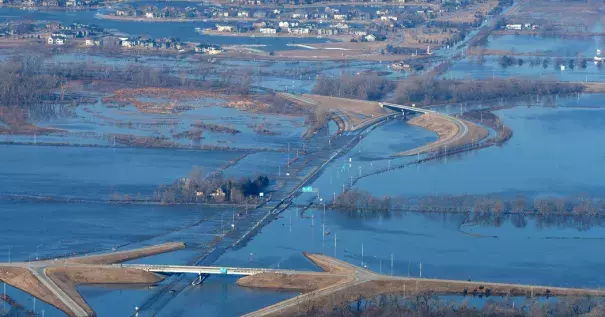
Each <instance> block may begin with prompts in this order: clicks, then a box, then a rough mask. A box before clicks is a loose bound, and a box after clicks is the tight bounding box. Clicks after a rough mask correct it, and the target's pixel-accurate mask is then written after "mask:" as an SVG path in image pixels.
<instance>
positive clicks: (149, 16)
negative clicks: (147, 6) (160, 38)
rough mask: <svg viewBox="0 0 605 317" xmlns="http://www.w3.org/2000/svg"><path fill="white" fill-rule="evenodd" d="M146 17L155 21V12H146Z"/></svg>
mask: <svg viewBox="0 0 605 317" xmlns="http://www.w3.org/2000/svg"><path fill="white" fill-rule="evenodd" d="M145 17H146V18H148V19H153V12H145Z"/></svg>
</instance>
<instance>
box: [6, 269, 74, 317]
mask: <svg viewBox="0 0 605 317" xmlns="http://www.w3.org/2000/svg"><path fill="white" fill-rule="evenodd" d="M0 280H1V281H3V282H6V284H9V285H11V286H13V287H16V288H18V289H20V290H22V291H24V292H27V293H29V294H31V295H33V296H35V297H37V298H39V299H40V300H42V301H44V302H46V303H48V304H50V305H52V306H55V307H57V308H58V309H60V310H62V311H63V312H65V313H66V314H68V315H70V314H71V311H70V310H69V308H68V307H67V306H65V305H64V304H63V302H61V301H60V300H59V298H57V297H56V296H55V295H53V293H51V292H50V290H49V289H47V288H46V287H45V286H44V285H42V283H40V281H39V280H38V279H37V278H36V277H35V276H34V274H32V272H30V271H29V270H28V269H25V268H18V267H4V266H3V267H1V268H0Z"/></svg>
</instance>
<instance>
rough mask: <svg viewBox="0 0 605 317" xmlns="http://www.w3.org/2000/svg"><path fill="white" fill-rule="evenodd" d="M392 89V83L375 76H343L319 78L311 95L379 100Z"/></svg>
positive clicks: (393, 86)
mask: <svg viewBox="0 0 605 317" xmlns="http://www.w3.org/2000/svg"><path fill="white" fill-rule="evenodd" d="M394 88H395V85H394V83H393V82H392V81H390V80H387V79H385V78H382V77H379V76H378V75H376V74H370V75H365V74H364V75H347V74H345V75H341V76H340V77H337V78H329V77H326V76H320V77H319V78H318V79H317V81H316V82H315V86H313V93H314V94H317V95H323V96H332V97H341V98H352V99H361V100H380V99H382V98H383V97H384V96H385V95H386V94H388V93H389V92H391V91H392V90H393V89H394Z"/></svg>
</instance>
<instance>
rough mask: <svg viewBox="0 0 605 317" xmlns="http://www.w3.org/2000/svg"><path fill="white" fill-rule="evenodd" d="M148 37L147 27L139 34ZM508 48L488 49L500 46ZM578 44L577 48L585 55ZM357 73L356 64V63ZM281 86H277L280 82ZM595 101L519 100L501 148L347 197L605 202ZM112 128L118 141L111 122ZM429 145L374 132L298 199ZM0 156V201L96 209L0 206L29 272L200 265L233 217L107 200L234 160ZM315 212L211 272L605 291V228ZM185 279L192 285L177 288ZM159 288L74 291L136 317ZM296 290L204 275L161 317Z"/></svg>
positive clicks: (392, 127) (41, 149)
mask: <svg viewBox="0 0 605 317" xmlns="http://www.w3.org/2000/svg"><path fill="white" fill-rule="evenodd" d="M0 12H1V13H2V14H3V15H5V16H4V18H6V19H9V18H10V17H7V16H6V15H10V14H17V13H16V11H13V10H12V9H1V10H0ZM19 14H20V15H26V16H30V18H37V17H42V16H44V17H46V19H49V20H50V19H51V18H52V17H55V18H56V17H57V16H60V17H61V19H67V20H70V19H71V20H75V19H77V18H80V19H81V18H82V17H83V16H87V15H89V16H88V18H89V19H94V17H93V14H94V13H92V12H87V13H42V12H25V13H23V11H19ZM94 21H97V22H98V21H101V20H94ZM84 22H86V21H84ZM102 23H106V25H104V27H111V25H110V24H111V23H113V22H111V21H103V22H102ZM119 24H121V25H118V23H117V22H116V24H114V25H113V27H115V28H120V27H121V28H122V29H121V30H126V29H128V30H129V31H128V32H133V33H137V32H141V33H142V34H145V32H157V33H155V34H163V33H162V32H170V33H172V32H177V31H183V32H184V33H183V34H185V35H184V36H186V34H187V32H188V31H186V30H185V29H184V27H185V26H186V27H187V28H188V29H192V28H193V26H192V25H191V24H182V25H176V24H157V26H156V24H144V25H143V24H137V23H126V22H119ZM150 27H151V29H153V31H149V30H147V29H148V28H150ZM138 28H140V29H138ZM156 28H157V29H158V30H156ZM163 28H165V30H162V29H163ZM181 28H183V29H181ZM125 32H126V31H125ZM167 34H168V33H167ZM155 36H158V35H155ZM159 36H161V35H159ZM196 36H197V35H196ZM496 40H498V39H492V41H496ZM505 40H506V41H508V40H507V39H500V41H503V42H502V43H504V41H505ZM520 43H521V42H520ZM570 43H572V42H570ZM574 43H575V42H574ZM506 45H507V44H505V43H504V44H501V46H494V47H496V48H497V47H503V49H505V48H506V47H507V46H506ZM527 45H530V44H527ZM573 45H577V46H578V47H579V48H580V50H579V51H582V52H589V51H590V50H592V49H594V47H593V46H590V45H591V44H582V43H579V44H578V43H576V44H573ZM582 45H585V46H586V47H585V48H582V47H584V46H582ZM564 46H565V45H563V44H561V43H557V42H554V43H551V44H548V45H547V46H545V47H547V48H548V49H549V50H550V51H552V52H557V53H559V52H563V53H565V52H564V51H561V49H562V47H564ZM580 46H582V47H580ZM521 47H524V46H521ZM527 49H530V48H527ZM465 63H466V64H465ZM469 63H470V62H468V61H462V62H460V63H457V64H456V65H455V66H454V67H453V69H452V71H451V72H450V73H455V72H460V73H462V72H467V71H468V72H469V73H470V74H471V76H476V77H486V76H490V75H491V73H492V71H491V70H490V69H489V67H496V66H495V65H497V62H496V61H491V62H490V61H488V62H486V64H485V65H488V66H485V65H484V66H482V68H477V70H472V69H471V68H472V66H471V65H470V64H469ZM490 63H492V66H489V65H490ZM231 66H232V67H237V65H231ZM275 67H282V68H285V67H291V65H286V64H281V65H279V66H275ZM350 67H359V68H363V67H365V66H363V65H358V64H357V65H355V64H352V65H350ZM377 67H379V66H377ZM486 67H487V68H486ZM523 67H526V66H523ZM590 67H593V68H596V67H594V66H592V65H590V66H589V68H587V70H576V71H577V72H578V73H579V74H582V72H587V73H588V72H592V73H591V74H592V76H595V77H592V78H596V79H598V78H600V77H599V75H598V73H597V71H596V70H591V68H590ZM520 69H525V68H522V67H510V68H508V69H506V71H507V72H511V73H512V72H513V71H519V70H520ZM527 69H529V71H527V72H528V74H527V75H528V76H540V74H539V70H538V68H534V69H532V68H527ZM469 70H470V71H469ZM331 71H332V72H335V73H336V72H339V71H340V70H339V69H338V68H334V69H333V70H331ZM524 71H525V70H524ZM567 74H569V73H567ZM513 75H514V74H507V76H513ZM566 76H567V75H566ZM580 76H581V75H577V77H580ZM454 77H456V76H454ZM562 78H576V77H562ZM574 80H575V79H574ZM306 81H307V82H306V83H305V79H304V78H299V80H298V81H297V82H296V83H292V87H294V88H295V89H300V90H301V91H304V89H309V86H310V84H311V83H312V79H311V78H307V79H306ZM288 84H290V83H289V82H288ZM280 85H281V83H279V81H278V80H275V87H281V86H280ZM603 101H605V95H579V96H571V97H559V98H558V99H557V100H556V101H555V104H556V105H557V107H542V106H532V107H526V106H524V103H523V102H516V103H517V104H521V105H522V106H518V107H515V108H511V109H505V110H500V111H498V112H497V113H498V115H499V116H500V117H501V118H502V121H503V123H504V124H506V125H508V126H509V127H511V128H512V130H513V131H514V135H513V138H512V139H511V140H510V141H509V142H507V143H506V144H504V145H503V146H502V147H491V148H487V149H482V150H479V151H475V152H471V153H467V154H463V155H461V156H460V157H449V158H447V160H446V159H442V160H436V161H430V162H428V163H425V164H421V165H418V166H413V167H409V168H404V169H400V170H397V171H392V172H389V173H386V174H379V175H375V176H370V177H367V178H364V179H362V180H361V181H360V182H359V183H357V184H356V185H355V186H356V188H360V189H363V190H367V191H370V192H372V193H373V194H375V195H379V196H382V195H393V196H396V195H404V196H417V197H418V196H419V197H422V196H427V195H440V194H450V195H475V194H476V195H478V194H484V195H487V194H497V195H504V196H507V195H510V196H512V195H515V194H525V195H528V196H540V195H558V196H569V195H575V194H580V193H588V194H589V195H591V196H601V195H603V194H604V193H605V187H604V186H603V185H602V180H603V179H604V176H605V172H603V169H602V166H603V163H604V160H605V152H603V149H605V135H604V133H605V132H603V129H602V127H603V123H604V122H605V109H603V108H602V105H603ZM545 104H546V103H543V104H542V105H545ZM99 109H102V110H101V111H103V113H102V114H103V115H108V114H109V115H115V116H116V117H119V116H121V115H125V113H124V112H129V111H132V109H130V108H126V109H117V110H116V109H105V108H99ZM197 111H199V113H198V112H197ZM213 111H214V110H208V113H207V115H208V117H215V120H222V119H224V118H225V117H236V119H234V120H233V124H237V122H239V124H240V125H239V126H238V127H240V128H241V129H246V127H247V125H246V122H247V120H249V118H247V117H246V118H244V117H243V115H242V117H241V118H237V117H238V114H235V113H229V114H225V113H226V112H225V113H223V112H220V113H217V112H213ZM217 111H218V110H217ZM225 111H227V110H225ZM228 111H230V110H228ZM189 114H192V115H195V114H198V115H204V113H203V111H202V110H192V111H191V113H189ZM216 118H220V119H216ZM259 120H261V121H262V120H263V119H262V118H259ZM51 124H59V125H61V124H63V125H64V126H63V127H69V128H70V129H76V130H77V129H80V131H86V130H90V129H93V130H94V129H105V128H106V127H90V126H88V125H86V122H84V123H82V124H81V125H78V124H76V123H70V122H67V123H65V122H63V123H60V122H55V123H49V125H51ZM74 126H75V127H74ZM295 128H296V123H295V122H290V123H287V124H284V123H282V126H281V128H279V129H280V130H281V131H282V135H283V138H282V139H278V140H265V139H262V138H258V139H255V138H252V137H250V139H246V138H247V137H248V136H245V137H243V138H244V141H246V142H247V143H254V142H257V143H255V144H259V145H260V144H270V145H272V146H276V145H279V146H282V147H285V146H287V144H286V143H288V142H290V141H291V142H292V144H295V141H294V140H295V139H297V138H298V135H299V134H300V133H301V130H302V129H301V130H296V129H295ZM107 129H108V130H109V131H114V130H112V129H113V128H111V127H110V128H107ZM247 135H250V134H249V133H248V134H247ZM27 138H31V137H29V136H28V137H27ZM435 139H436V135H435V134H434V133H432V132H429V131H426V130H423V129H420V128H417V127H414V126H411V125H409V124H407V123H405V122H402V121H400V120H396V121H392V122H389V123H386V124H384V125H382V126H380V127H379V128H376V129H375V130H374V131H372V132H370V133H369V134H368V135H367V136H366V137H365V138H364V139H363V140H362V141H361V142H360V143H359V144H358V145H357V146H356V147H354V149H353V150H352V151H351V152H350V153H348V154H347V155H344V156H342V157H338V158H337V159H336V160H335V161H334V162H333V163H331V164H329V165H328V166H327V167H326V169H325V170H324V172H323V173H322V175H320V177H318V179H317V180H315V181H314V182H313V184H311V185H312V186H313V187H314V188H317V189H319V193H317V194H305V195H301V196H300V197H298V198H297V199H296V202H297V203H304V202H308V201H312V200H314V199H315V198H316V197H317V196H319V197H321V198H322V200H323V201H322V202H327V201H329V200H330V199H331V198H332V197H333V195H335V194H336V193H338V192H340V191H341V190H342V186H343V185H345V186H348V185H347V183H348V182H350V180H351V177H355V176H356V175H358V174H359V173H364V172H367V171H371V170H373V169H377V168H382V167H385V166H388V165H389V164H398V163H402V162H408V161H410V160H412V159H414V158H395V157H392V155H394V154H396V153H398V152H401V151H405V150H407V149H411V148H414V147H417V146H420V145H423V144H426V143H429V142H432V141H434V140H435ZM234 141H235V140H234ZM238 142H239V140H238ZM271 142H274V143H271ZM293 146H297V145H293ZM0 153H1V154H2V155H0V194H3V195H9V194H18V195H28V194H36V195H49V196H53V197H75V198H82V199H87V200H90V201H91V202H90V203H86V204H75V203H65V202H47V201H31V200H25V201H10V200H3V201H0V210H2V213H0V239H1V240H2V241H3V243H2V245H1V246H0V258H3V257H4V255H5V257H6V259H7V260H8V257H9V254H10V257H11V260H14V261H26V260H28V259H30V258H36V257H39V256H50V257H57V258H60V257H62V256H64V255H65V254H70V253H73V252H84V253H87V252H93V251H99V250H106V251H107V250H111V249H112V248H115V247H119V248H133V247H139V246H145V245H151V244H155V243H161V242H166V241H184V242H186V243H187V244H188V248H186V249H185V250H181V251H178V252H173V253H169V254H164V255H158V256H154V257H150V258H147V259H140V260H137V261H135V262H137V263H157V264H187V263H192V262H193V261H195V259H196V258H197V257H198V256H199V250H200V249H202V248H203V247H204V246H205V245H207V244H208V243H209V242H210V241H212V240H213V239H214V238H215V236H216V234H217V233H218V231H220V230H221V227H222V215H224V214H225V213H226V214H228V215H229V214H231V212H232V211H231V209H229V210H224V209H220V208H217V209H209V208H202V207H198V206H157V205H119V204H109V203H103V202H102V201H103V200H106V199H108V198H109V196H110V194H111V193H112V192H114V191H117V192H119V193H121V194H125V193H127V194H129V195H136V194H137V193H138V192H142V193H149V192H150V191H152V190H153V189H155V188H156V187H157V186H158V185H161V184H167V183H170V182H172V181H174V180H175V179H176V178H179V177H185V176H186V175H187V173H188V172H189V170H190V169H191V167H192V166H193V165H198V166H203V167H204V168H205V170H206V171H207V172H210V171H212V170H215V169H217V168H219V167H220V166H222V165H223V164H224V163H225V162H227V161H230V160H232V159H235V158H237V157H238V156H239V155H240V154H237V153H228V152H227V153H225V152H204V151H195V150H163V149H130V148H78V147H50V146H9V145H2V146H0ZM286 155H287V154H284V153H256V154H251V155H248V156H247V157H246V158H244V159H243V160H242V161H241V162H240V163H239V164H238V165H235V166H232V167H230V168H228V169H227V170H226V171H225V174H226V175H227V176H234V177H238V176H249V175H250V174H251V173H257V172H261V171H262V172H267V171H272V172H270V173H272V174H275V169H276V166H275V165H276V163H278V162H283V161H284V159H285V156H286ZM322 202H320V203H319V206H317V207H318V208H317V209H311V210H308V211H306V212H305V213H304V214H302V213H301V212H300V211H299V210H297V209H296V208H289V209H288V210H286V211H284V212H283V213H282V214H281V216H280V218H278V219H277V220H275V221H273V222H272V223H270V224H269V225H267V226H266V227H264V228H263V229H262V230H261V232H260V233H259V234H258V235H257V236H255V237H254V239H252V240H251V241H250V242H248V244H247V245H246V246H245V247H242V248H240V249H237V250H229V251H228V252H227V253H225V254H224V255H223V256H221V257H220V258H219V259H218V260H217V261H216V263H215V265H219V266H250V267H271V268H289V269H300V270H318V268H317V267H315V266H314V265H313V264H312V263H311V262H310V261H308V260H306V259H305V258H304V257H303V255H302V252H303V251H310V252H323V253H325V254H328V255H334V256H336V257H337V258H340V259H343V260H345V261H348V262H350V263H353V264H357V265H366V266H367V267H368V268H369V269H371V270H374V271H376V272H382V273H385V274H396V275H403V276H408V275H410V276H418V275H419V266H420V263H422V267H423V276H424V277H435V278H451V279H463V280H466V279H472V280H488V281H496V282H514V283H529V284H546V285H556V286H573V287H595V288H597V287H601V286H602V285H603V284H604V283H605V277H603V275H602V274H601V271H602V267H603V266H604V265H605V256H603V255H601V253H599V252H594V250H599V248H600V246H601V245H602V240H603V239H605V230H604V229H603V227H602V226H600V225H594V226H587V227H574V226H566V225H564V223H563V225H548V226H545V225H544V223H543V222H541V221H540V220H539V219H538V220H536V219H527V221H526V222H523V223H524V225H519V222H518V221H517V220H515V219H513V218H506V219H502V220H501V221H498V222H497V223H466V222H465V220H464V219H465V215H458V214H454V215H442V214H418V213H399V214H396V213H393V214H383V215H379V216H374V217H362V216H361V215H359V214H356V213H347V212H342V211H331V210H327V211H326V212H325V214H324V211H323V208H321V203H322ZM469 233H472V234H473V235H471V234H469ZM362 249H363V251H362ZM9 250H10V251H9ZM362 253H363V256H362ZM193 278H194V277H192V278H191V279H193ZM188 281H189V280H188V279H185V280H184V283H187V282H188ZM160 287H161V285H160V286H152V287H150V288H148V287H142V288H107V287H100V286H83V287H80V288H79V289H80V291H81V292H82V294H83V295H84V297H85V298H86V300H87V301H88V302H89V303H90V304H91V306H92V307H93V308H94V309H95V310H97V312H98V315H99V316H127V315H131V314H134V312H135V307H137V306H139V305H141V304H142V303H144V302H147V301H148V300H149V299H150V298H153V297H154V296H155V295H156V294H157V293H156V290H157V289H158V288H160ZM8 293H9V295H10V296H12V297H14V298H16V299H17V301H18V302H19V303H21V304H23V305H24V306H26V307H27V308H30V309H33V306H34V301H33V299H32V297H31V296H29V295H27V294H24V293H22V292H20V291H18V290H16V289H14V288H11V287H8ZM295 295H297V293H293V292H275V291H264V290H252V289H244V288H240V287H238V286H236V285H235V279H233V278H229V277H211V278H210V279H208V280H207V281H206V282H205V283H204V285H201V286H195V287H194V286H189V287H187V288H186V290H185V291H184V292H180V293H178V295H171V294H167V295H165V296H173V298H169V300H168V301H167V304H166V305H165V306H163V307H162V308H161V309H160V310H159V312H157V315H158V316H199V315H200V314H204V315H208V316H233V315H240V314H243V313H246V312H250V311H253V310H256V309H259V308H261V307H263V306H265V305H269V304H272V303H275V302H278V301H280V300H283V299H286V298H290V297H293V296H295ZM42 310H44V312H45V315H46V316H62V313H60V312H59V311H57V310H56V309H54V308H52V307H50V306H48V305H45V304H43V303H40V302H39V301H38V302H37V304H36V311H37V312H41V311H42ZM147 313H148V312H146V311H145V310H143V311H142V312H141V314H139V315H140V316H147V315H146V314H147Z"/></svg>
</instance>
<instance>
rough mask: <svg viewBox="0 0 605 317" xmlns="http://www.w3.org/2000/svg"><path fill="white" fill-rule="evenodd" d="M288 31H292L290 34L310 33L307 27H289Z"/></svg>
mask: <svg viewBox="0 0 605 317" xmlns="http://www.w3.org/2000/svg"><path fill="white" fill-rule="evenodd" d="M290 33H292V34H309V33H311V30H309V29H308V28H295V29H290Z"/></svg>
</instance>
